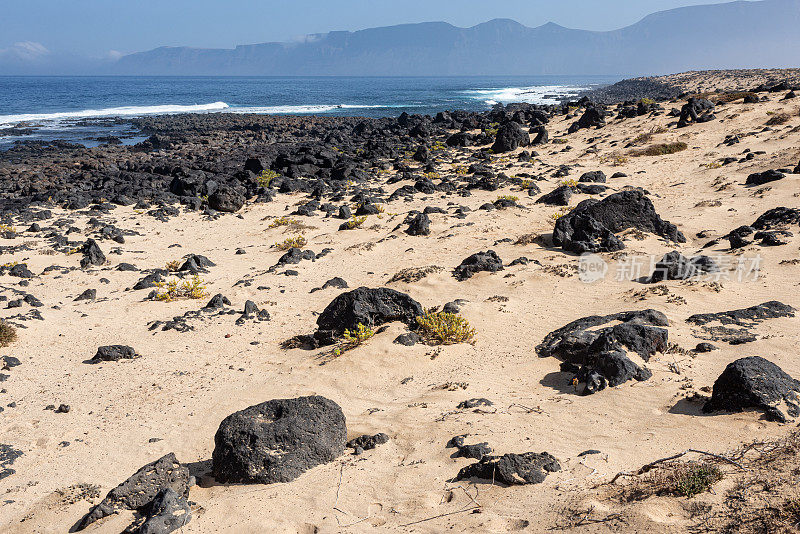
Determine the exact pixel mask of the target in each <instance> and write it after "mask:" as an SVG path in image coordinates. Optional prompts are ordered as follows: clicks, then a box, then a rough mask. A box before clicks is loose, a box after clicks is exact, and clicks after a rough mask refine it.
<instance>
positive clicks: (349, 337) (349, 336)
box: [342, 323, 375, 347]
mask: <svg viewBox="0 0 800 534" xmlns="http://www.w3.org/2000/svg"><path fill="white" fill-rule="evenodd" d="M374 335H375V331H374V330H373V329H372V328H370V327H368V326H365V325H363V324H362V323H358V326H356V327H355V328H354V329H353V330H345V331H344V334H343V335H342V337H343V338H344V341H345V343H347V345H349V346H350V347H357V346H359V345H361V344H362V343H363V342H365V341H366V340H368V339H369V338H371V337H372V336H374Z"/></svg>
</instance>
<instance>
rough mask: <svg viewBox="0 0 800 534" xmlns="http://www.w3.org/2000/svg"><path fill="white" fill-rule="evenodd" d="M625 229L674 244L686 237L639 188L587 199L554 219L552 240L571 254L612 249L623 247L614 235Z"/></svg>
mask: <svg viewBox="0 0 800 534" xmlns="http://www.w3.org/2000/svg"><path fill="white" fill-rule="evenodd" d="M628 228H636V229H638V230H641V231H643V232H650V233H652V234H656V235H658V236H661V237H664V238H666V239H669V240H671V241H675V242H677V243H685V242H686V238H685V237H684V236H683V234H682V233H681V232H679V231H678V228H677V227H676V226H675V225H674V224H671V223H669V222H668V221H664V220H663V219H662V218H661V217H659V215H658V214H657V213H656V210H655V208H654V207H653V203H652V202H651V201H650V199H649V198H647V197H646V196H645V194H644V193H643V192H642V191H640V190H629V191H622V192H620V193H614V194H613V195H609V196H607V197H606V198H604V199H603V200H595V199H588V200H584V201H583V202H581V203H580V204H578V205H577V206H576V207H575V209H574V210H572V211H571V212H569V213H568V214H567V215H564V216H563V217H560V218H559V219H558V221H556V226H555V229H554V230H553V243H554V244H555V245H557V246H560V247H562V248H563V249H564V250H566V251H569V252H575V253H584V252H612V251H615V250H622V249H623V248H625V246H624V245H623V243H622V242H621V241H620V240H619V239H618V238H617V237H616V236H615V235H614V234H615V233H617V232H621V231H622V230H626V229H628Z"/></svg>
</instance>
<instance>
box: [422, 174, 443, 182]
mask: <svg viewBox="0 0 800 534" xmlns="http://www.w3.org/2000/svg"><path fill="white" fill-rule="evenodd" d="M424 176H425V178H427V179H428V180H438V179H440V178H441V175H440V174H439V173H438V172H426V173H425V174H424Z"/></svg>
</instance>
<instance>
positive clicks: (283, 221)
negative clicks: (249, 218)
mask: <svg viewBox="0 0 800 534" xmlns="http://www.w3.org/2000/svg"><path fill="white" fill-rule="evenodd" d="M299 222H300V221H298V220H297V219H292V218H291V217H287V216H286V215H284V216H283V217H278V218H277V219H273V221H272V222H271V223H269V227H270V228H278V227H279V226H289V225H290V224H298V223H299Z"/></svg>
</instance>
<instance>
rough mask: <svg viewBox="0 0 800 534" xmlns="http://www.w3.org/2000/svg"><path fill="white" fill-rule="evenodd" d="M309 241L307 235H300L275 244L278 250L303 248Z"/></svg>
mask: <svg viewBox="0 0 800 534" xmlns="http://www.w3.org/2000/svg"><path fill="white" fill-rule="evenodd" d="M307 243H308V242H307V241H306V238H305V237H303V236H301V235H298V236H295V237H287V238H286V239H284V240H283V241H281V242H280V243H275V244H274V245H273V246H274V247H275V248H277V249H278V250H289V249H290V248H303V247H304V246H306V244H307Z"/></svg>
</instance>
